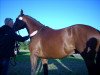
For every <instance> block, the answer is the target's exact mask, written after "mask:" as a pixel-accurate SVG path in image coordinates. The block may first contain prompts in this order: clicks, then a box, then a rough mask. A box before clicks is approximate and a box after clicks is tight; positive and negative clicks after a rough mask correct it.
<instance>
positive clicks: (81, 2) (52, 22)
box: [0, 0, 100, 35]
mask: <svg viewBox="0 0 100 75" xmlns="http://www.w3.org/2000/svg"><path fill="white" fill-rule="evenodd" d="M20 9H23V10H24V13H25V14H27V15H30V16H32V17H33V18H35V19H37V20H38V21H40V22H41V23H42V24H44V25H46V26H49V27H51V28H53V29H61V28H64V27H68V26H71V25H74V24H87V25H90V26H92V27H94V28H96V29H99V30H100V0H0V26H2V25H3V24H4V19H5V18H6V17H11V18H12V19H13V20H14V21H15V18H16V17H17V16H18V15H19V13H20ZM20 33H21V34H22V35H26V34H27V31H26V30H21V31H20Z"/></svg>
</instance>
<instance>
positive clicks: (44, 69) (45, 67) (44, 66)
mask: <svg viewBox="0 0 100 75" xmlns="http://www.w3.org/2000/svg"><path fill="white" fill-rule="evenodd" d="M47 63H48V62H47V59H42V64H43V71H44V75H48V64H47Z"/></svg>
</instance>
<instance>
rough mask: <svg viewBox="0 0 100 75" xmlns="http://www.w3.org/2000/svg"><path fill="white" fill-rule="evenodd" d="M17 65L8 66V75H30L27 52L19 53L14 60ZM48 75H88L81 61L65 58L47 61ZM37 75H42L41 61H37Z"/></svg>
mask: <svg viewBox="0 0 100 75" xmlns="http://www.w3.org/2000/svg"><path fill="white" fill-rule="evenodd" d="M16 61H17V65H16V66H12V65H10V68H9V74H8V75H30V74H31V64H30V56H29V52H21V53H20V54H19V55H17V58H16ZM48 70H49V71H48V72H49V75H88V74H87V68H86V65H85V63H84V61H83V60H81V59H76V58H68V57H65V58H63V59H49V60H48ZM37 73H38V74H37V75H43V67H42V63H41V60H40V59H39V61H38V67H37Z"/></svg>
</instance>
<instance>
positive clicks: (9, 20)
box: [4, 18, 13, 28]
mask: <svg viewBox="0 0 100 75" xmlns="http://www.w3.org/2000/svg"><path fill="white" fill-rule="evenodd" d="M4 22H5V25H8V26H9V27H11V28H13V19H11V18H6V19H5V21H4Z"/></svg>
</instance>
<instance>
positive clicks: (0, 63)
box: [0, 58, 10, 75]
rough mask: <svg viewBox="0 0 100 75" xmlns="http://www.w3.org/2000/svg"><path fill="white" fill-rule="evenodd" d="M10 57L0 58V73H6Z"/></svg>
mask: <svg viewBox="0 0 100 75" xmlns="http://www.w3.org/2000/svg"><path fill="white" fill-rule="evenodd" d="M9 61H10V58H2V59H1V58H0V75H7V72H8V67H9Z"/></svg>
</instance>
